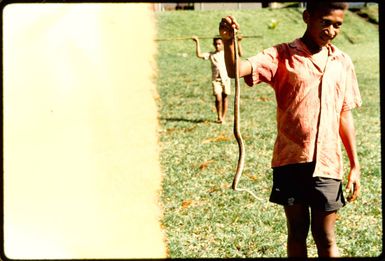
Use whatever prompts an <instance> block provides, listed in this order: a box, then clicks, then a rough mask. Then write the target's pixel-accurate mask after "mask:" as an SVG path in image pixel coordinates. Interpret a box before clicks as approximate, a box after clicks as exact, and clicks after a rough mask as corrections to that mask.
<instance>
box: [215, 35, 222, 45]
mask: <svg viewBox="0 0 385 261" xmlns="http://www.w3.org/2000/svg"><path fill="white" fill-rule="evenodd" d="M217 40H221V41H222V37H220V36H215V37H214V38H213V44H215V42H216V41H217Z"/></svg>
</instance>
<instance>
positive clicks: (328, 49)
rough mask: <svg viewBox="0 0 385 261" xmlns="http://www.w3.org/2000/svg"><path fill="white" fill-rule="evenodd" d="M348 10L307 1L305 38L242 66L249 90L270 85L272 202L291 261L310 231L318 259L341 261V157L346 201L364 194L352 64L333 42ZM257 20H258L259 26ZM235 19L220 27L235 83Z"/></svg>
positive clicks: (224, 21)
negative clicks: (279, 209)
mask: <svg viewBox="0 0 385 261" xmlns="http://www.w3.org/2000/svg"><path fill="white" fill-rule="evenodd" d="M347 8H348V4H347V3H345V2H331V1H327V0H323V1H315V0H314V1H308V2H307V5H306V9H305V11H304V12H303V20H304V22H305V23H306V31H305V33H304V35H303V36H302V37H301V38H298V39H295V40H294V41H292V42H289V43H282V44H278V45H275V46H273V47H271V48H267V49H265V50H263V51H262V52H259V53H258V54H257V55H255V56H253V57H251V58H249V59H248V60H247V61H239V66H238V68H239V75H240V77H244V79H245V82H246V83H247V84H248V85H249V86H252V85H254V84H258V83H261V82H265V83H268V84H269V85H271V86H272V88H273V89H274V92H275V97H276V102H277V112H276V113H277V116H276V119H277V138H276V141H275V145H274V151H273V159H272V168H273V187H272V192H271V195H270V201H271V202H274V203H277V204H280V205H283V209H284V211H285V215H286V223H287V229H288V237H287V254H288V256H289V257H306V256H307V246H306V239H307V235H308V232H309V229H310V228H311V232H312V235H313V238H314V241H315V243H316V245H317V250H318V255H319V256H320V257H338V256H339V251H338V248H337V244H336V238H335V233H334V228H335V223H336V219H337V210H338V209H340V208H341V207H343V206H344V205H345V199H344V196H343V189H342V179H343V176H344V174H343V166H342V159H343V155H342V152H341V145H340V139H341V140H342V143H343V145H344V147H345V150H346V152H347V156H348V158H349V162H350V171H349V174H348V180H347V185H346V189H350V188H351V187H353V191H352V194H351V195H349V197H348V201H354V200H355V199H356V198H357V197H358V196H359V194H360V190H361V185H360V164H359V161H358V156H357V150H356V138H355V128H354V123H353V116H352V113H351V110H352V109H353V108H356V107H359V106H361V96H360V92H359V89H358V83H357V79H356V74H355V71H354V66H353V64H352V61H351V59H350V57H349V56H348V55H347V54H346V53H344V52H342V51H341V50H339V49H338V48H337V47H336V46H335V45H333V44H332V43H331V42H332V40H333V39H334V38H335V37H336V36H337V35H338V33H339V32H340V30H341V26H342V24H343V22H344V14H345V10H347ZM256 19H257V18H256ZM234 28H235V29H238V30H239V24H238V23H237V22H236V20H235V18H234V17H233V16H227V17H225V18H223V19H222V21H221V23H220V25H219V31H220V34H221V36H222V39H223V44H224V52H225V61H226V66H227V71H228V73H229V76H230V77H235V69H234V67H235V63H234V51H233V45H234V36H233V29H234Z"/></svg>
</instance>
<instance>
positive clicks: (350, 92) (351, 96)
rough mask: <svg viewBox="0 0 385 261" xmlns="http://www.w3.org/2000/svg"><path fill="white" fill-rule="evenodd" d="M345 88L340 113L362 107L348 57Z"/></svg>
mask: <svg viewBox="0 0 385 261" xmlns="http://www.w3.org/2000/svg"><path fill="white" fill-rule="evenodd" d="M345 88H346V89H345V97H344V101H343V104H342V111H347V110H351V109H354V108H357V107H360V106H361V105H362V100H361V94H360V90H359V88H358V81H357V77H356V73H355V69H354V65H353V63H352V61H351V59H350V58H349V57H347V68H346V79H345Z"/></svg>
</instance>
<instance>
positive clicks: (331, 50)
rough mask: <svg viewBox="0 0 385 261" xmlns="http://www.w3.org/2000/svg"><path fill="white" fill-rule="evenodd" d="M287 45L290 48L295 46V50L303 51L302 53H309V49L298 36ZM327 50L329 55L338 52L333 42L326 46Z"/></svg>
mask: <svg viewBox="0 0 385 261" xmlns="http://www.w3.org/2000/svg"><path fill="white" fill-rule="evenodd" d="M289 46H290V47H291V48H296V49H297V50H299V51H301V52H304V53H307V54H309V55H310V51H309V49H307V47H306V45H305V44H304V43H303V42H302V41H301V39H300V38H297V39H295V40H294V41H293V42H291V43H289ZM326 47H327V48H328V50H329V56H335V55H337V53H338V51H337V50H338V49H337V47H336V46H335V45H333V44H328V45H327V46H326Z"/></svg>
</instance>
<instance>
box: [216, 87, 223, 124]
mask: <svg viewBox="0 0 385 261" xmlns="http://www.w3.org/2000/svg"><path fill="white" fill-rule="evenodd" d="M222 106H223V105H222V95H221V94H215V109H216V110H217V115H218V122H220V123H222V121H223V119H222Z"/></svg>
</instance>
